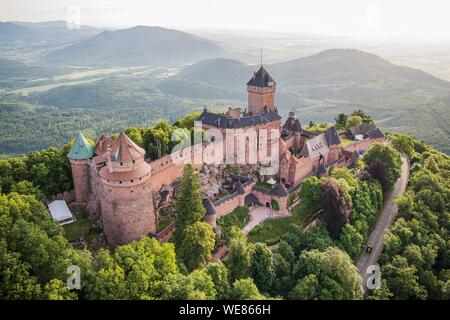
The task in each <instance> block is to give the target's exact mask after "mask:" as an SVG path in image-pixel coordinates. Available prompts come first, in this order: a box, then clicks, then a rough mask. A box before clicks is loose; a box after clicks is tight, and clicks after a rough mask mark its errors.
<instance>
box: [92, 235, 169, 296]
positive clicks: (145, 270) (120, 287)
mask: <svg viewBox="0 0 450 320" xmlns="http://www.w3.org/2000/svg"><path fill="white" fill-rule="evenodd" d="M177 274H178V270H177V265H176V261H175V250H174V246H173V245H172V244H169V243H166V244H162V245H161V244H159V243H158V241H157V240H156V239H153V238H148V237H143V238H142V239H141V240H139V241H134V242H131V243H130V244H127V245H124V246H119V247H117V248H116V250H115V252H114V253H113V254H110V253H109V252H108V251H106V250H103V249H102V250H100V252H99V254H98V256H97V259H96V275H95V277H94V279H93V280H92V285H91V288H90V290H89V293H88V297H89V298H90V299H152V298H156V297H159V296H160V295H161V294H163V293H164V292H165V291H164V286H163V283H164V282H165V281H168V278H169V277H170V276H175V275H177Z"/></svg>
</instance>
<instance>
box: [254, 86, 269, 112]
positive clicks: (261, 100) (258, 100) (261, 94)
mask: <svg viewBox="0 0 450 320" xmlns="http://www.w3.org/2000/svg"><path fill="white" fill-rule="evenodd" d="M264 106H267V107H268V108H269V109H272V110H274V108H275V86H273V87H270V88H258V87H250V86H249V87H248V111H249V112H250V113H252V114H257V113H260V112H263V111H264Z"/></svg>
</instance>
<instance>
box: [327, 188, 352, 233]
mask: <svg viewBox="0 0 450 320" xmlns="http://www.w3.org/2000/svg"><path fill="white" fill-rule="evenodd" d="M320 203H321V205H322V208H323V213H324V220H325V223H326V228H327V230H328V232H329V233H330V236H331V238H333V239H337V238H338V236H339V234H340V232H341V229H342V227H343V226H344V224H345V223H347V222H348V217H349V214H350V209H351V203H350V202H349V201H348V199H346V196H345V194H344V191H343V190H342V187H341V186H340V185H339V184H338V183H337V182H336V181H333V180H331V179H326V180H325V181H324V182H323V183H322V185H321V187H320Z"/></svg>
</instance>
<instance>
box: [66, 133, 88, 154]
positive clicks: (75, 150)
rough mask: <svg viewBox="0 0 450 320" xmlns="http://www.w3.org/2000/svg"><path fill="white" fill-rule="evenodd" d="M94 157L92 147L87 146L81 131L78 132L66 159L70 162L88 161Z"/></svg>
mask: <svg viewBox="0 0 450 320" xmlns="http://www.w3.org/2000/svg"><path fill="white" fill-rule="evenodd" d="M93 156H94V147H93V146H91V145H90V144H89V142H88V141H87V140H86V138H85V137H84V136H83V134H82V133H81V131H78V134H77V136H76V137H75V141H74V142H73V145H72V148H71V149H70V151H69V154H68V155H67V157H68V158H69V159H70V160H83V159H89V158H92V157H93Z"/></svg>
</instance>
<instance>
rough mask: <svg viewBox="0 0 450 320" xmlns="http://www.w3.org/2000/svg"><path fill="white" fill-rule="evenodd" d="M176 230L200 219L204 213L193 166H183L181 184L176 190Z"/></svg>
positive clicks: (200, 192) (198, 183)
mask: <svg viewBox="0 0 450 320" xmlns="http://www.w3.org/2000/svg"><path fill="white" fill-rule="evenodd" d="M176 209H177V230H182V229H183V228H185V227H186V226H188V225H191V224H193V223H195V222H197V221H200V220H201V219H202V218H203V217H204V215H205V207H204V206H203V203H202V191H201V188H200V182H199V181H198V178H197V175H196V173H195V170H194V167H193V166H192V165H191V164H186V165H185V166H184V173H183V177H182V179H181V185H180V187H179V188H178V190H177V201H176Z"/></svg>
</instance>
